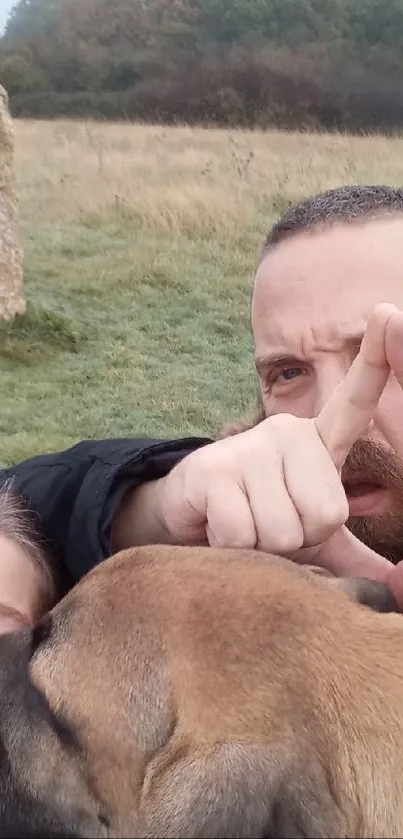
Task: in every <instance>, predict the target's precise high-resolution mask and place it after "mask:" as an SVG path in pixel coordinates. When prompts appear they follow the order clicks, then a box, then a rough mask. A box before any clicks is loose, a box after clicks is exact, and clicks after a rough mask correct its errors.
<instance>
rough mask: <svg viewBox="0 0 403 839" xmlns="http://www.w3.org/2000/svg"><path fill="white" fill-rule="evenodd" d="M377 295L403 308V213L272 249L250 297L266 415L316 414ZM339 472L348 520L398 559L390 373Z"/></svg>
mask: <svg viewBox="0 0 403 839" xmlns="http://www.w3.org/2000/svg"><path fill="white" fill-rule="evenodd" d="M377 303H394V304H395V305H396V306H397V307H398V308H399V309H403V218H400V217H399V218H391V217H389V218H382V219H379V220H377V221H368V222H366V223H364V224H363V223H359V224H350V225H346V224H343V225H337V226H334V227H332V228H331V229H329V230H327V231H321V232H319V231H318V232H315V233H312V232H311V233H304V234H299V235H298V236H295V237H293V238H291V239H290V240H288V241H286V242H283V243H281V244H279V245H277V246H276V247H275V248H274V249H273V252H271V253H270V254H268V255H267V257H266V258H265V259H264V260H263V262H262V264H261V266H260V268H259V270H258V273H257V276H256V284H255V290H254V296H253V303H252V327H253V333H254V338H255V349H256V363H257V368H258V372H259V376H260V382H261V394H262V399H263V405H264V409H265V413H266V415H270V414H278V413H291V414H294V415H296V416H300V417H314V416H316V415H317V414H318V413H319V411H320V410H321V408H322V407H323V405H324V404H325V402H326V401H327V400H328V398H329V396H330V394H331V393H332V391H333V390H334V389H335V387H336V386H337V385H338V384H339V382H340V381H341V380H342V379H343V378H344V376H345V375H346V373H347V371H348V369H349V367H350V365H351V363H352V361H353V360H354V358H355V356H356V354H357V352H358V350H359V347H360V342H361V338H362V334H363V331H364V329H365V325H366V321H367V318H368V316H369V314H370V312H371V310H372V309H373V307H374V306H375V305H376V304H377ZM342 477H343V482H344V486H345V489H346V493H347V497H348V500H349V503H350V518H349V521H348V526H349V527H350V529H351V530H352V531H353V532H354V533H355V535H356V536H358V537H359V538H361V539H362V540H363V541H364V542H366V543H367V544H368V545H369V546H370V547H372V548H373V549H374V550H376V551H377V552H378V553H381V554H383V555H384V556H387V557H388V558H390V559H392V560H394V561H397V560H399V559H402V558H403V391H402V388H401V387H400V385H399V383H398V382H397V380H396V378H395V377H394V375H393V373H392V374H391V375H390V377H389V380H388V383H387V385H386V388H385V390H384V393H383V394H382V397H381V399H380V401H379V405H378V409H377V411H376V413H375V415H374V421H373V424H372V426H371V428H369V429H368V433H367V435H366V436H365V438H363V439H362V440H359V441H358V442H357V444H356V445H355V446H354V447H353V449H352V450H351V453H350V456H349V458H348V459H347V461H346V464H345V467H344V470H343V473H342Z"/></svg>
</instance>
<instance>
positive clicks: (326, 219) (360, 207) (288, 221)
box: [262, 185, 403, 257]
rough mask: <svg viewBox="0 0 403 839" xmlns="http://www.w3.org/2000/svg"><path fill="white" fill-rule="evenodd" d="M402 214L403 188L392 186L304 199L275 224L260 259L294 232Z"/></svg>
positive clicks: (357, 188) (337, 191)
mask: <svg viewBox="0 0 403 839" xmlns="http://www.w3.org/2000/svg"><path fill="white" fill-rule="evenodd" d="M388 214H389V215H399V214H403V188H402V189H401V188H399V187H392V186H380V185H379V186H378V185H372V186H360V185H358V186H357V185H355V186H340V187H337V188H336V189H330V190H328V191H327V192H321V193H318V194H317V195H313V196H312V197H311V198H306V199H304V201H301V202H300V203H299V204H296V205H295V206H293V207H290V208H289V209H288V210H286V212H285V213H284V215H283V216H282V217H281V218H280V219H279V220H278V221H277V222H276V224H274V226H273V227H272V229H271V230H270V232H269V234H268V236H267V237H266V241H265V243H264V245H263V251H262V257H264V256H265V255H266V253H268V252H269V251H270V250H271V249H272V248H273V247H275V245H277V244H279V243H280V242H282V241H284V240H285V239H289V238H290V237H291V236H295V235H296V234H297V233H303V232H304V231H309V230H314V229H317V228H327V227H330V226H331V225H332V224H336V223H337V222H344V223H352V222H356V223H357V222H359V221H367V220H368V219H371V218H372V219H373V218H379V217H380V216H382V215H388Z"/></svg>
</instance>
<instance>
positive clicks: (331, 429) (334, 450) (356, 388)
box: [315, 303, 397, 469]
mask: <svg viewBox="0 0 403 839" xmlns="http://www.w3.org/2000/svg"><path fill="white" fill-rule="evenodd" d="M396 311H397V308H396V306H393V305H392V304H389V303H381V304H380V305H379V306H376V308H375V309H374V311H373V312H372V315H371V316H370V318H369V320H368V323H367V328H366V330H365V333H364V337H363V340H362V344H361V347H360V351H359V353H358V355H357V357H356V358H355V359H354V361H353V363H352V365H351V367H350V369H349V371H348V373H347V375H346V377H345V379H343V381H342V382H341V383H340V384H339V386H338V387H337V388H336V389H335V391H334V392H333V393H332V395H331V397H330V399H329V400H328V401H327V403H326V405H325V406H324V407H323V408H322V410H321V412H320V413H319V414H318V416H317V417H316V420H315V423H316V428H317V430H318V433H319V435H320V437H321V440H322V441H323V443H324V444H325V446H326V448H327V450H328V452H329V454H330V456H331V458H332V460H333V462H334V463H335V465H336V466H337V468H338V469H340V468H341V467H342V465H343V463H344V461H345V459H346V457H347V455H348V453H349V451H350V449H351V446H352V445H353V444H354V443H355V441H356V440H357V439H358V438H359V437H360V436H361V435H362V434H364V432H365V431H366V429H367V428H368V425H369V423H370V421H371V419H372V416H373V414H374V411H375V409H376V407H377V405H378V402H379V399H380V396H381V394H382V391H383V389H384V387H385V385H386V382H387V380H388V378H389V373H390V367H389V364H388V362H387V358H386V354H385V331H386V325H387V323H388V321H389V319H390V318H391V317H392V315H394V314H395V313H396Z"/></svg>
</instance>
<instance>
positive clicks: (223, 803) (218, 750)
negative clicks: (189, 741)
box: [141, 743, 352, 839]
mask: <svg viewBox="0 0 403 839" xmlns="http://www.w3.org/2000/svg"><path fill="white" fill-rule="evenodd" d="M155 768H156V767H155ZM333 792H334V791H333ZM336 799H337V796H336ZM345 803H346V802H345ZM141 809H142V815H143V816H144V819H145V825H146V830H145V832H143V835H144V836H145V837H147V839H156V838H157V837H162V836H164V837H166V839H171V837H172V839H173V838H174V837H177V839H185V838H186V839H210V837H211V839H213V837H215V839H218V838H219V839H226V838H227V837H228V839H238V837H239V839H249V837H250V839H252V837H253V839H254V838H255V837H256V839H294V838H295V839H302V837H311V838H312V839H316V837H318V839H319V837H338V836H347V835H350V834H348V833H346V832H345V830H346V827H345V824H344V817H343V816H342V814H341V812H340V811H339V809H338V807H337V804H336V803H335V797H334V796H333V794H332V791H331V790H330V789H329V786H328V775H327V774H326V772H325V769H324V768H323V767H322V765H321V762H320V761H319V760H318V761H317V762H316V761H311V763H309V762H308V763H307V762H305V765H302V762H301V767H300V774H298V772H297V771H296V770H293V769H292V767H291V766H290V765H287V763H286V757H285V755H282V754H281V750H280V749H278V750H276V749H271V748H270V747H268V746H267V747H264V746H255V745H247V744H242V743H225V744H221V745H219V746H216V747H212V748H211V750H210V751H209V752H208V753H206V751H202V750H201V749H200V750H196V751H195V752H193V753H191V754H186V755H183V756H182V757H179V758H176V759H172V760H171V761H170V762H169V763H168V765H165V768H164V769H163V770H162V772H160V771H159V770H158V769H157V771H156V772H155V770H154V771H152V773H151V775H148V777H147V776H146V780H145V785H144V788H143V797H142V807H141ZM351 835H352V834H351Z"/></svg>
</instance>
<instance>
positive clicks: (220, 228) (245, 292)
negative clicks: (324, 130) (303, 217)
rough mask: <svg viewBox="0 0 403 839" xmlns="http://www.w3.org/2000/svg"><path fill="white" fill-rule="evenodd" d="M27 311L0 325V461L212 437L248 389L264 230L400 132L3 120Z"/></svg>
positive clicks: (388, 155) (378, 155) (395, 154)
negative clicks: (108, 439) (125, 442)
mask: <svg viewBox="0 0 403 839" xmlns="http://www.w3.org/2000/svg"><path fill="white" fill-rule="evenodd" d="M15 129H16V143H17V145H16V166H17V176H18V188H19V196H20V214H21V233H22V237H23V244H24V249H25V291H26V297H27V300H28V313H27V315H26V317H25V318H18V319H17V320H16V321H15V322H14V323H13V325H12V326H11V327H10V326H8V325H5V324H0V385H1V410H0V463H3V464H6V463H10V462H13V461H15V460H17V459H21V458H24V457H27V456H30V455H32V454H36V453H39V452H43V451H50V450H57V449H59V448H62V447H64V446H68V445H72V444H73V443H75V442H76V441H77V440H79V439H83V438H86V437H92V438H96V437H103V436H122V435H124V436H126V435H140V434H145V435H157V436H163V437H164V436H173V437H177V436H180V435H190V434H195V433H196V434H214V432H215V431H216V430H217V429H218V428H219V427H220V425H221V424H222V423H223V422H224V421H227V420H228V419H233V418H234V417H236V416H238V415H239V414H240V413H243V412H244V411H245V410H247V409H248V408H249V407H250V406H251V405H253V404H254V401H255V396H256V388H257V381H256V376H255V373H254V369H253V364H252V342H251V336H250V330H249V300H250V293H251V282H252V277H253V272H254V269H255V265H256V260H257V256H258V252H259V248H260V246H261V244H262V241H263V237H264V235H265V232H266V230H267V228H268V227H269V226H270V224H271V223H272V222H273V220H274V219H275V217H276V216H277V215H278V214H279V213H280V212H281V211H282V210H283V209H284V208H285V207H286V206H287V205H288V204H289V203H290V202H292V201H295V200H297V199H299V198H301V197H302V196H304V195H307V194H309V193H313V192H315V191H318V190H320V189H324V188H328V187H331V186H335V185H337V184H340V183H346V182H349V183H354V182H384V183H399V184H402V183H403V140H402V139H399V138H391V139H385V138H382V137H376V138H370V137H368V138H351V137H346V136H339V135H337V136H326V135H322V136H316V135H313V134H301V135H299V134H288V135H287V134H281V133H279V132H273V133H261V132H259V133H252V132H235V131H232V132H226V131H211V130H202V129H187V128H163V127H161V128H160V127H146V126H145V127H142V126H130V125H103V124H88V123H73V122H56V123H50V122H49V123H46V122H29V121H27V122H24V121H20V122H17V123H16V126H15Z"/></svg>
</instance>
